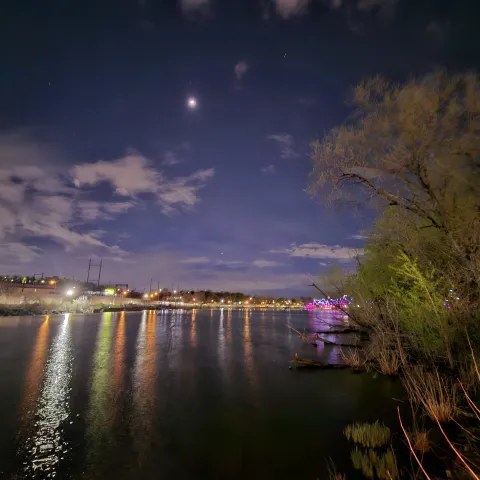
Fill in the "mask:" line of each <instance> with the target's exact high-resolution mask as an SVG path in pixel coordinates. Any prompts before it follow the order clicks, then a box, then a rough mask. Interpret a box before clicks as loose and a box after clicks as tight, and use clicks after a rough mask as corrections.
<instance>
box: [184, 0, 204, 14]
mask: <svg viewBox="0 0 480 480" xmlns="http://www.w3.org/2000/svg"><path fill="white" fill-rule="evenodd" d="M180 6H181V8H182V11H183V12H184V13H187V14H188V13H193V12H197V11H205V10H206V9H207V8H208V7H209V6H210V0H180Z"/></svg>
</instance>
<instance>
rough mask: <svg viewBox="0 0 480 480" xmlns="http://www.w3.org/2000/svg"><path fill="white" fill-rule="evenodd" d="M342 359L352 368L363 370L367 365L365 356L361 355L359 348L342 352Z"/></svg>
mask: <svg viewBox="0 0 480 480" xmlns="http://www.w3.org/2000/svg"><path fill="white" fill-rule="evenodd" d="M340 357H341V358H342V360H343V361H344V362H345V363H346V364H347V365H348V366H350V367H352V368H361V367H362V366H363V365H364V364H365V360H364V359H363V355H361V353H360V350H359V349H358V348H349V349H348V350H345V349H343V348H342V350H340Z"/></svg>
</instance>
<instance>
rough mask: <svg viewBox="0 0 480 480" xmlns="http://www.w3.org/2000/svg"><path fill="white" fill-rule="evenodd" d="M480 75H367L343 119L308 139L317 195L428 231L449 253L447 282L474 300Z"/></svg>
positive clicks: (479, 215)
mask: <svg viewBox="0 0 480 480" xmlns="http://www.w3.org/2000/svg"><path fill="white" fill-rule="evenodd" d="M479 80H480V77H479V76H478V75H476V74H473V73H471V74H464V75H448V74H446V73H445V72H443V71H439V72H435V73H433V74H431V75H428V76H426V77H424V78H421V79H412V80H410V81H408V82H406V83H405V84H397V83H393V82H389V81H387V80H385V79H383V78H380V77H375V78H373V79H370V80H368V81H365V82H363V83H362V84H360V85H358V86H357V87H356V88H355V89H354V91H353V96H352V104H353V107H354V114H353V115H352V117H351V118H350V119H349V121H348V122H347V123H346V124H345V125H343V126H340V127H338V128H335V129H333V130H332V131H330V132H329V133H328V134H327V135H326V136H325V137H324V138H323V139H321V140H317V141H315V142H314V143H313V144H312V154H311V156H312V160H313V169H312V171H311V174H310V180H311V183H310V191H311V193H312V194H314V195H317V194H320V195H323V196H325V197H326V198H327V199H328V200H331V201H335V200H339V199H343V200H347V201H349V202H353V203H355V204H361V203H365V202H367V203H371V202H375V203H376V205H377V206H378V207H379V208H380V209H381V210H382V211H383V212H385V211H386V210H390V211H397V212H398V215H397V217H398V218H402V219H403V220H404V221H405V222H407V223H408V226H409V228H410V230H409V232H410V233H409V235H410V236H411V232H412V231H413V232H414V235H417V233H418V232H421V231H424V230H428V229H430V230H431V236H432V238H435V242H436V243H437V244H438V245H442V246H443V248H444V249H445V251H446V253H445V255H444V256H445V257H447V258H448V259H449V274H452V282H456V283H459V284H461V285H462V288H463V290H464V293H465V295H467V296H468V297H469V299H470V301H473V302H474V303H476V302H478V299H479V284H480V282H479V274H480V81H479ZM390 223H392V222H390ZM390 227H391V228H392V227H393V229H394V230H395V229H398V228H401V226H400V225H394V226H392V225H390ZM397 233H398V232H397ZM422 234H423V233H422ZM407 253H408V252H407ZM443 273H445V272H443Z"/></svg>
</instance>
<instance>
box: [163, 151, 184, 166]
mask: <svg viewBox="0 0 480 480" xmlns="http://www.w3.org/2000/svg"><path fill="white" fill-rule="evenodd" d="M182 162H183V159H182V158H180V156H179V155H178V153H175V152H174V151H173V150H168V151H166V152H165V153H164V154H163V161H162V165H165V166H167V167H171V166H173V165H178V164H179V163H182Z"/></svg>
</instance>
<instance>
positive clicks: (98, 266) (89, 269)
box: [87, 257, 103, 288]
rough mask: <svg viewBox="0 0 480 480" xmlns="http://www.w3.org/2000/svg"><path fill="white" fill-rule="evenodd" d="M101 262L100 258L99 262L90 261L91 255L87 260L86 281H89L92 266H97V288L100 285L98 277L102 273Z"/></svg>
mask: <svg viewBox="0 0 480 480" xmlns="http://www.w3.org/2000/svg"><path fill="white" fill-rule="evenodd" d="M102 263H103V260H102V259H100V262H99V263H94V262H92V257H90V260H89V261H88V273H87V283H89V282H90V271H91V270H92V269H94V268H98V278H97V288H99V287H100V277H101V275H102Z"/></svg>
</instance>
